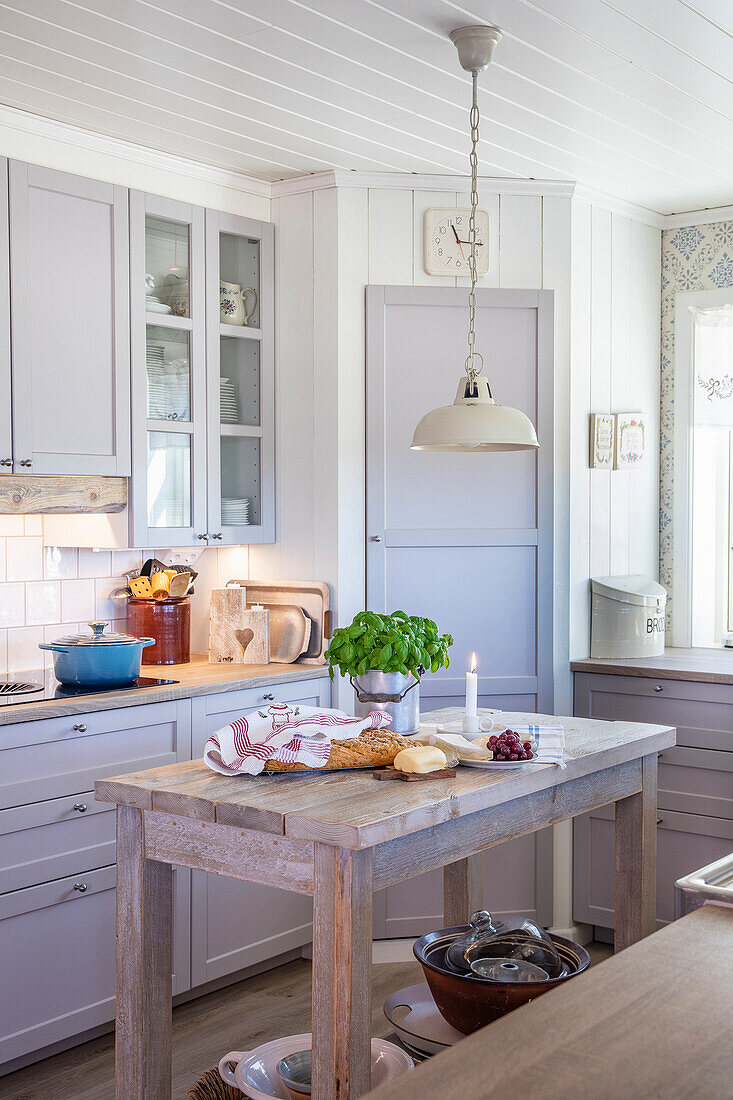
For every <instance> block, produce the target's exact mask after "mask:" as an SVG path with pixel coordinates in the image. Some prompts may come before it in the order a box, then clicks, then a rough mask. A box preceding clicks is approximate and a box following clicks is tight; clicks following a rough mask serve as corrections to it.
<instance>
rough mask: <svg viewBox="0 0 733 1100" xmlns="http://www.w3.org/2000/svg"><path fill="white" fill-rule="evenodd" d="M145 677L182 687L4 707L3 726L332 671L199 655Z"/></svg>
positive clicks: (149, 670) (146, 668)
mask: <svg viewBox="0 0 733 1100" xmlns="http://www.w3.org/2000/svg"><path fill="white" fill-rule="evenodd" d="M140 674H141V676H150V677H155V678H158V679H163V680H177V681H178V683H176V684H168V685H161V686H160V687H146V688H135V689H130V688H119V689H115V690H112V691H102V692H99V693H98V694H94V695H75V696H72V697H71V698H60V699H42V700H39V701H38V702H37V703H30V702H29V703H15V704H10V705H8V706H3V707H0V726H7V725H11V724H14V723H16V722H34V721H37V720H38V719H39V718H59V717H62V716H63V715H65V714H90V713H91V712H93V711H99V710H114V709H115V708H117V707H135V706H141V705H142V704H144V703H160V702H165V701H167V700H170V699H190V698H193V696H195V695H213V694H216V693H218V692H221V691H238V690H241V689H242V688H258V687H269V686H271V685H273V684H287V683H291V682H293V681H296V680H316V679H320V677H322V676H328V667H327V666H326V665H299V664H292V665H279V664H269V665H210V664H209V659H208V657H207V656H201V655H197V656H194V657H192V658H191V660H190V661H189V662H188V664H185V665H143V666H142V669H141V672H140Z"/></svg>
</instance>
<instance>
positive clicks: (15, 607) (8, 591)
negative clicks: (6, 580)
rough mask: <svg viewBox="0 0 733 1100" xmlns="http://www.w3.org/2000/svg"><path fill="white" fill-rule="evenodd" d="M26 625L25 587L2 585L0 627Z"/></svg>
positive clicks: (0, 585) (0, 590) (0, 592)
mask: <svg viewBox="0 0 733 1100" xmlns="http://www.w3.org/2000/svg"><path fill="white" fill-rule="evenodd" d="M24 625H25V585H24V584H0V627H8V626H24Z"/></svg>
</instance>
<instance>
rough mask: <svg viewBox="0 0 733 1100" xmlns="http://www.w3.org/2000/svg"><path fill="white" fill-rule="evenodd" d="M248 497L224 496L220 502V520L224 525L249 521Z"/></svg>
mask: <svg viewBox="0 0 733 1100" xmlns="http://www.w3.org/2000/svg"><path fill="white" fill-rule="evenodd" d="M249 505H250V500H249V497H225V498H224V499H223V500H222V502H221V522H222V523H223V524H224V526H225V527H227V526H232V527H233V526H235V525H237V524H248V523H249Z"/></svg>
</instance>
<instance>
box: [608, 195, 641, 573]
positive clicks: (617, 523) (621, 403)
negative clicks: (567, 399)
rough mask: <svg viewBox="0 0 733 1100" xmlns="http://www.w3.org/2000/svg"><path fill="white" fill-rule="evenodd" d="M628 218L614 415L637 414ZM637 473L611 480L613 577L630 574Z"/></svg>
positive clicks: (618, 224)
mask: <svg viewBox="0 0 733 1100" xmlns="http://www.w3.org/2000/svg"><path fill="white" fill-rule="evenodd" d="M629 227H630V222H629V219H628V218H625V217H623V216H622V215H620V214H613V216H612V220H611V411H612V412H630V411H633V409H632V405H633V403H634V398H633V393H634V389H635V387H632V380H631V364H630V362H629V350H630V349H629V306H630V299H629V289H630V288H629V275H630V255H629V232H630V228H629ZM637 473H638V471H637V470H633V471H632V470H616V471H614V473H613V475H612V477H611V500H610V506H611V507H610V523H611V527H610V546H609V560H610V563H611V573H612V575H614V576H622V575H623V574H625V573H628V572H629V556H630V555H629V551H630V545H631V539H632V538H633V537H635V533H632V532H631V531H630V518H631V517H630V515H629V497H630V482H631V479H632V478H634V477H635V476H636V474H637Z"/></svg>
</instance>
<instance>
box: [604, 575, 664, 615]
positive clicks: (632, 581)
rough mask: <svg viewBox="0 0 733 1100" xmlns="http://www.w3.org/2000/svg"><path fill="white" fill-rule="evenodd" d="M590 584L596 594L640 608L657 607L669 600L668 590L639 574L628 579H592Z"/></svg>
mask: <svg viewBox="0 0 733 1100" xmlns="http://www.w3.org/2000/svg"><path fill="white" fill-rule="evenodd" d="M590 583H591V590H592V591H593V592H594V593H596V592H597V593H598V594H599V595H601V596H606V597H607V599H609V600H618V601H619V602H621V603H633V604H637V606H640V607H650V606H651V607H656V606H657V605H658V604H659V603H660V602H663V601H664V600H666V598H667V590H666V588H663V587H662V585H661V584H657V582H656V581H654V580H652V578H651V577H645V576H643V574H639V573H634V574H632V575H631V576H627V577H591V582H590Z"/></svg>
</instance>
